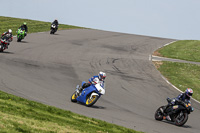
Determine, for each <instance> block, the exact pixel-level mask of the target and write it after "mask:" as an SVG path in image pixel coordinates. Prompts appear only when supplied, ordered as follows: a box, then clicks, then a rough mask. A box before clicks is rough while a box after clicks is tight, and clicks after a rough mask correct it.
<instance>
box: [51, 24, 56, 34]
mask: <svg viewBox="0 0 200 133" xmlns="http://www.w3.org/2000/svg"><path fill="white" fill-rule="evenodd" d="M56 31H57V29H56V25H55V24H52V25H51V31H50V34H54V33H55V32H56Z"/></svg>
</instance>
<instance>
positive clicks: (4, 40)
mask: <svg viewBox="0 0 200 133" xmlns="http://www.w3.org/2000/svg"><path fill="white" fill-rule="evenodd" d="M9 42H10V38H9V37H8V36H7V35H5V36H3V37H2V38H1V44H0V52H3V51H4V50H5V49H7V48H8V43H9Z"/></svg>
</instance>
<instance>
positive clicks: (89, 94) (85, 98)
mask: <svg viewBox="0 0 200 133" xmlns="http://www.w3.org/2000/svg"><path fill="white" fill-rule="evenodd" d="M84 83H86V82H84V81H83V82H82V86H83V84H84ZM79 88H80V86H79V85H77V87H76V90H75V92H74V93H73V94H72V96H71V101H72V102H80V103H82V104H85V105H86V106H88V107H90V106H92V105H94V104H95V103H96V102H97V100H98V99H99V98H100V97H101V95H104V94H105V89H104V88H103V87H101V85H100V84H96V85H93V84H91V85H90V86H89V87H87V88H85V89H84V90H82V92H80V93H79Z"/></svg>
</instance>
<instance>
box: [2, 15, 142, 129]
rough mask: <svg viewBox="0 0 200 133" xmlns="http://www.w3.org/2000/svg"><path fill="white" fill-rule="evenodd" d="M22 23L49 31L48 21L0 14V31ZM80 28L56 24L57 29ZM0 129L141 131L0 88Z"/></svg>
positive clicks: (41, 30) (30, 30) (31, 29)
mask: <svg viewBox="0 0 200 133" xmlns="http://www.w3.org/2000/svg"><path fill="white" fill-rule="evenodd" d="M24 21H25V22H26V23H27V25H28V28H29V33H33V32H43V31H50V24H51V23H48V22H41V21H34V20H28V19H18V18H10V17H1V16H0V32H1V33H3V32H5V31H7V30H8V29H9V28H11V29H12V30H13V33H14V34H15V32H14V31H16V30H17V29H18V27H19V26H20V25H21V24H22V23H23V22H24ZM75 28H81V27H76V26H70V25H62V24H60V25H59V29H75ZM0 132H6V133H7V132H8V133H17V132H27V133H54V132H55V133H57V132H61V133H66V132H67V133H69V132H71V133H83V132H85V133H89V132H91V133H95V132H96V133H141V132H138V131H135V130H132V129H128V128H125V127H122V126H118V125H115V124H111V123H107V122H105V121H101V120H97V119H94V118H88V117H85V116H82V115H78V114H75V113H72V112H70V111H66V110H62V109H58V108H55V107H52V106H47V105H44V104H41V103H37V102H34V101H30V100H26V99H23V98H20V97H17V96H14V95H11V94H7V93H5V92H2V91H0Z"/></svg>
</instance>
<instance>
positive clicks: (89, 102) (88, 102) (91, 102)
mask: <svg viewBox="0 0 200 133" xmlns="http://www.w3.org/2000/svg"><path fill="white" fill-rule="evenodd" d="M98 99H99V96H97V95H93V96H92V97H91V95H89V96H88V97H87V99H86V106H87V107H90V106H92V105H94V104H95V103H96V102H97V100H98Z"/></svg>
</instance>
